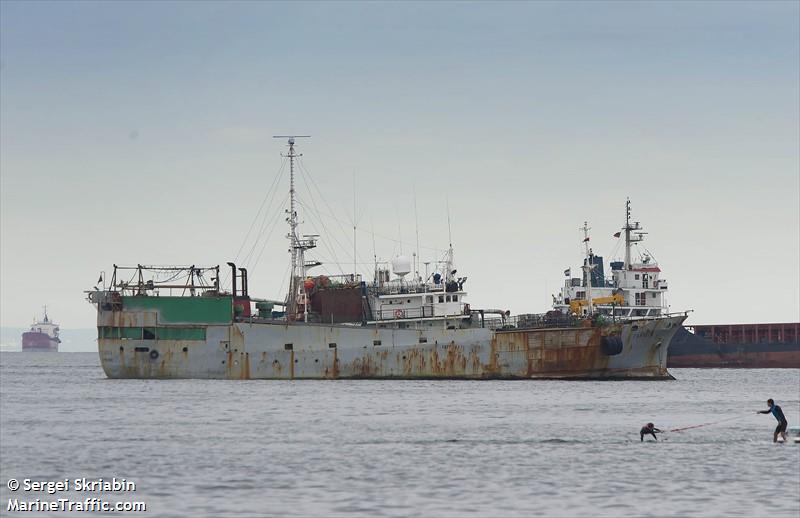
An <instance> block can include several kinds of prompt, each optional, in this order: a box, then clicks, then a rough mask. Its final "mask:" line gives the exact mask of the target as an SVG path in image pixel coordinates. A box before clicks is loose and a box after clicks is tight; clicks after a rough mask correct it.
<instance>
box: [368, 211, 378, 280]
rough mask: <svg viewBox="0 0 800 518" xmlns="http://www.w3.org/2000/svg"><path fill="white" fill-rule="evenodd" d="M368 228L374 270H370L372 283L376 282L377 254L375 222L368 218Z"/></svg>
mask: <svg viewBox="0 0 800 518" xmlns="http://www.w3.org/2000/svg"><path fill="white" fill-rule="evenodd" d="M369 223H370V227H371V229H372V259H373V261H375V268H374V269H373V270H372V282H374V283H377V282H378V252H377V249H376V248H375V220H374V219H372V217H371V216H370V218H369Z"/></svg>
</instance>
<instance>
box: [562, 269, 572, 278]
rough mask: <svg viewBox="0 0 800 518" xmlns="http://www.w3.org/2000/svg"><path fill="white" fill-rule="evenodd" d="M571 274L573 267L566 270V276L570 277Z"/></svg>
mask: <svg viewBox="0 0 800 518" xmlns="http://www.w3.org/2000/svg"><path fill="white" fill-rule="evenodd" d="M570 275H572V268H567V269H566V270H564V277H569V276H570Z"/></svg>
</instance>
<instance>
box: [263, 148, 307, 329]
mask: <svg viewBox="0 0 800 518" xmlns="http://www.w3.org/2000/svg"><path fill="white" fill-rule="evenodd" d="M272 138H285V139H287V140H288V145H289V154H288V155H281V156H285V157H288V158H289V217H288V218H286V221H287V223H289V234H288V235H287V236H286V237H288V238H289V242H290V243H291V245H290V249H289V251H290V252H291V254H292V276H291V279H289V300H288V302H289V314H290V315H294V314H295V313H296V310H297V295H298V293H297V280H296V279H297V263H298V255H299V256H300V263H301V269H302V270H303V272H302V273H303V276H305V258H304V251H305V250H306V249H307V248H313V240H311V241H309V244H310V245H311V246H308V247H306V243H305V242H303V243H301V242H300V239H299V238H298V237H297V209H296V208H295V206H296V203H297V200H296V199H295V198H296V197H295V189H294V159H295V158H298V157H301V156H303V154H302V153H300V154H297V153H295V151H294V140H295V139H298V138H311V135H273V136H272ZM303 293H304V298H303V306H304V312H305V318H306V320H307V319H308V304H307V303H306V302H307V301H306V299H305V295H306V294H305V284H304V285H303Z"/></svg>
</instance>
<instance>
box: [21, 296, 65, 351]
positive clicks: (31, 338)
mask: <svg viewBox="0 0 800 518" xmlns="http://www.w3.org/2000/svg"><path fill="white" fill-rule="evenodd" d="M58 332H59V328H58V324H56V323H55V322H53V321H51V320H50V317H48V316H47V306H45V308H44V317H43V318H42V319H41V320H39V319H34V321H33V324H31V327H30V329H29V330H28V331H26V332H24V333H22V350H23V351H47V352H58V344H60V343H61V339H60V338H59V337H58Z"/></svg>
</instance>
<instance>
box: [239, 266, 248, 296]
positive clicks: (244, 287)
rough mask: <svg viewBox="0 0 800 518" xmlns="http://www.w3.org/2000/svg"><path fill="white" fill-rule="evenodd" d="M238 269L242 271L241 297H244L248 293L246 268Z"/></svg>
mask: <svg viewBox="0 0 800 518" xmlns="http://www.w3.org/2000/svg"><path fill="white" fill-rule="evenodd" d="M239 271H240V272H242V297H246V296H247V293H248V286H247V268H239Z"/></svg>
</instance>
